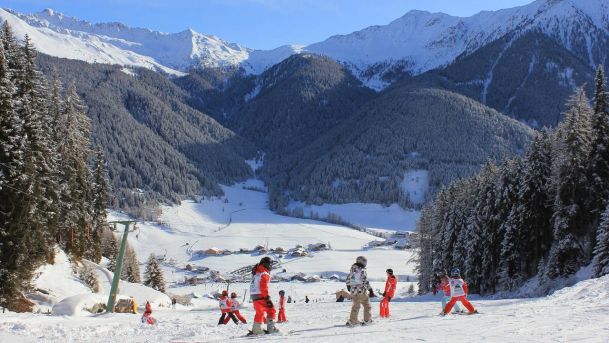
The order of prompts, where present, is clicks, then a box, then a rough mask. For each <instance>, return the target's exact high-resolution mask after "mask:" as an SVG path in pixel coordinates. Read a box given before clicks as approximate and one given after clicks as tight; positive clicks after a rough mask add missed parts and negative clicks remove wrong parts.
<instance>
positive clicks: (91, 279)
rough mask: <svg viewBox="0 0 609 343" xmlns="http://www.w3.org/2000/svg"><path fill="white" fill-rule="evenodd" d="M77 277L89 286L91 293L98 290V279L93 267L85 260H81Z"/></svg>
mask: <svg viewBox="0 0 609 343" xmlns="http://www.w3.org/2000/svg"><path fill="white" fill-rule="evenodd" d="M78 278H79V279H80V280H82V282H84V283H85V284H86V285H87V286H89V288H90V289H91V291H93V293H98V292H99V280H98V279H97V274H96V272H95V269H93V268H92V267H91V266H90V265H89V264H87V263H86V262H83V264H82V266H81V267H80V268H79V269H78Z"/></svg>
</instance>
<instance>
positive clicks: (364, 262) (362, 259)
mask: <svg viewBox="0 0 609 343" xmlns="http://www.w3.org/2000/svg"><path fill="white" fill-rule="evenodd" d="M355 263H357V264H361V265H362V266H364V267H365V266H366V265H367V264H368V259H366V258H365V257H364V256H358V257H357V258H356V259H355Z"/></svg>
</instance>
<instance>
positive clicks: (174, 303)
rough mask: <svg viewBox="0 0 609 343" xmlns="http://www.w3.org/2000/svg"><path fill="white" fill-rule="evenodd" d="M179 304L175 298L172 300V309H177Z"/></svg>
mask: <svg viewBox="0 0 609 343" xmlns="http://www.w3.org/2000/svg"><path fill="white" fill-rule="evenodd" d="M177 303H178V299H176V298H175V297H173V298H171V308H172V309H174V310H175V309H176V304H177Z"/></svg>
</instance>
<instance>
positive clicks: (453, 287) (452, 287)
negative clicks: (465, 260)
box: [444, 278, 469, 298]
mask: <svg viewBox="0 0 609 343" xmlns="http://www.w3.org/2000/svg"><path fill="white" fill-rule="evenodd" d="M444 294H450V296H451V297H453V298H454V297H460V296H466V295H468V294H469V288H468V287H467V282H465V281H464V280H463V279H461V278H450V280H449V281H448V283H446V285H444Z"/></svg>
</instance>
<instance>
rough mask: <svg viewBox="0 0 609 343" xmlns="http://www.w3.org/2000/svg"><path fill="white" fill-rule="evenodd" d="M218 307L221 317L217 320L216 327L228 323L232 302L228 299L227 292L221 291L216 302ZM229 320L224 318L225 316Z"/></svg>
mask: <svg viewBox="0 0 609 343" xmlns="http://www.w3.org/2000/svg"><path fill="white" fill-rule="evenodd" d="M218 305H219V306H220V312H222V315H221V316H220V319H219V320H218V325H226V323H228V319H230V317H231V313H230V312H231V307H232V305H233V302H232V300H231V299H230V298H229V297H228V291H222V295H220V299H219V300H218ZM227 315H228V316H229V318H226V316H227Z"/></svg>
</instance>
